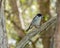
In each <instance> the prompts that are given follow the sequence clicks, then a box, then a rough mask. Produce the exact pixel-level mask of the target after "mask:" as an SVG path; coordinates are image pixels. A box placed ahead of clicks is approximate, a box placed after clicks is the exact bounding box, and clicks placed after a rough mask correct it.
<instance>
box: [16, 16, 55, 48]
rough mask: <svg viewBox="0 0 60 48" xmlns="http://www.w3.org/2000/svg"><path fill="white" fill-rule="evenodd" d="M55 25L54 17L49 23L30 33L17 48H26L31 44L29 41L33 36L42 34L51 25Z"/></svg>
mask: <svg viewBox="0 0 60 48" xmlns="http://www.w3.org/2000/svg"><path fill="white" fill-rule="evenodd" d="M53 23H54V24H55V23H56V17H52V18H51V19H50V20H49V21H47V22H46V23H44V24H42V25H41V27H40V28H36V29H34V30H32V31H30V33H28V34H27V35H26V36H25V37H24V38H23V39H22V40H21V41H20V42H19V43H18V45H17V47H16V48H24V47H25V45H26V44H27V43H28V42H29V39H30V38H32V37H33V36H35V35H36V34H39V33H41V31H43V30H44V29H46V28H47V27H48V26H49V25H51V24H53Z"/></svg>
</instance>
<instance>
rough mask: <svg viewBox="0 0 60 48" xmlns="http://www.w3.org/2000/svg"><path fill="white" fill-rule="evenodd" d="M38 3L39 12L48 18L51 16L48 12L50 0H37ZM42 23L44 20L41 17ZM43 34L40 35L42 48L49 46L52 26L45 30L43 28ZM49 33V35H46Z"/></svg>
mask: <svg viewBox="0 0 60 48" xmlns="http://www.w3.org/2000/svg"><path fill="white" fill-rule="evenodd" d="M38 4H39V10H40V13H42V14H43V16H44V17H46V16H48V19H50V18H51V14H50V0H38ZM42 22H43V23H44V22H46V21H45V19H43V21H42ZM44 32H45V33H44V34H43V35H41V38H42V43H43V45H44V48H50V44H51V41H50V40H51V37H52V34H53V29H52V27H51V28H49V29H48V30H47V31H46V30H44ZM47 35H49V36H47Z"/></svg>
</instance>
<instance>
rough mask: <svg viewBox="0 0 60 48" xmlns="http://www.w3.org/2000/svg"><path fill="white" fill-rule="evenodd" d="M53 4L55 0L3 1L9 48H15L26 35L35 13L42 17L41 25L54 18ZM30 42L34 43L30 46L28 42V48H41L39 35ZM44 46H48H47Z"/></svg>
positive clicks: (54, 9) (54, 8) (54, 7)
mask: <svg viewBox="0 0 60 48" xmlns="http://www.w3.org/2000/svg"><path fill="white" fill-rule="evenodd" d="M55 3H56V0H5V3H4V9H5V10H4V11H5V17H6V30H7V36H8V44H9V48H15V47H16V44H17V43H18V42H19V41H20V40H21V39H22V38H23V37H24V36H25V35H26V34H27V32H26V31H25V30H26V29H27V28H28V27H29V25H30V23H31V21H32V19H33V17H34V16H35V15H36V14H37V13H41V14H42V15H43V16H44V18H43V20H42V24H43V23H44V22H46V21H48V20H49V19H50V18H51V17H53V16H56V6H55ZM36 38H37V39H36ZM35 39H36V40H35ZM45 39H46V38H45ZM32 40H34V43H33V45H31V42H30V43H29V44H30V45H29V48H43V44H42V39H41V38H40V34H39V35H36V37H35V38H33V39H32ZM46 45H47V46H49V44H46ZM32 46H33V47H32ZM26 48H28V47H26Z"/></svg>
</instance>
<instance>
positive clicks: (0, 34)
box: [0, 0, 8, 48]
mask: <svg viewBox="0 0 60 48" xmlns="http://www.w3.org/2000/svg"><path fill="white" fill-rule="evenodd" d="M3 1H4V0H0V48H8V42H7V41H8V40H7V33H6V27H5V17H4V4H3Z"/></svg>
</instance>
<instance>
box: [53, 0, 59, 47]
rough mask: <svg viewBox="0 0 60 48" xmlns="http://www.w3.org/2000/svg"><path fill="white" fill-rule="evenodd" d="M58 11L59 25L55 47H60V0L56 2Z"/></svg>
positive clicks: (57, 26) (55, 36)
mask: <svg viewBox="0 0 60 48" xmlns="http://www.w3.org/2000/svg"><path fill="white" fill-rule="evenodd" d="M56 9H57V10H56V11H57V25H56V31H55V35H54V48H60V0H57V3H56Z"/></svg>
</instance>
